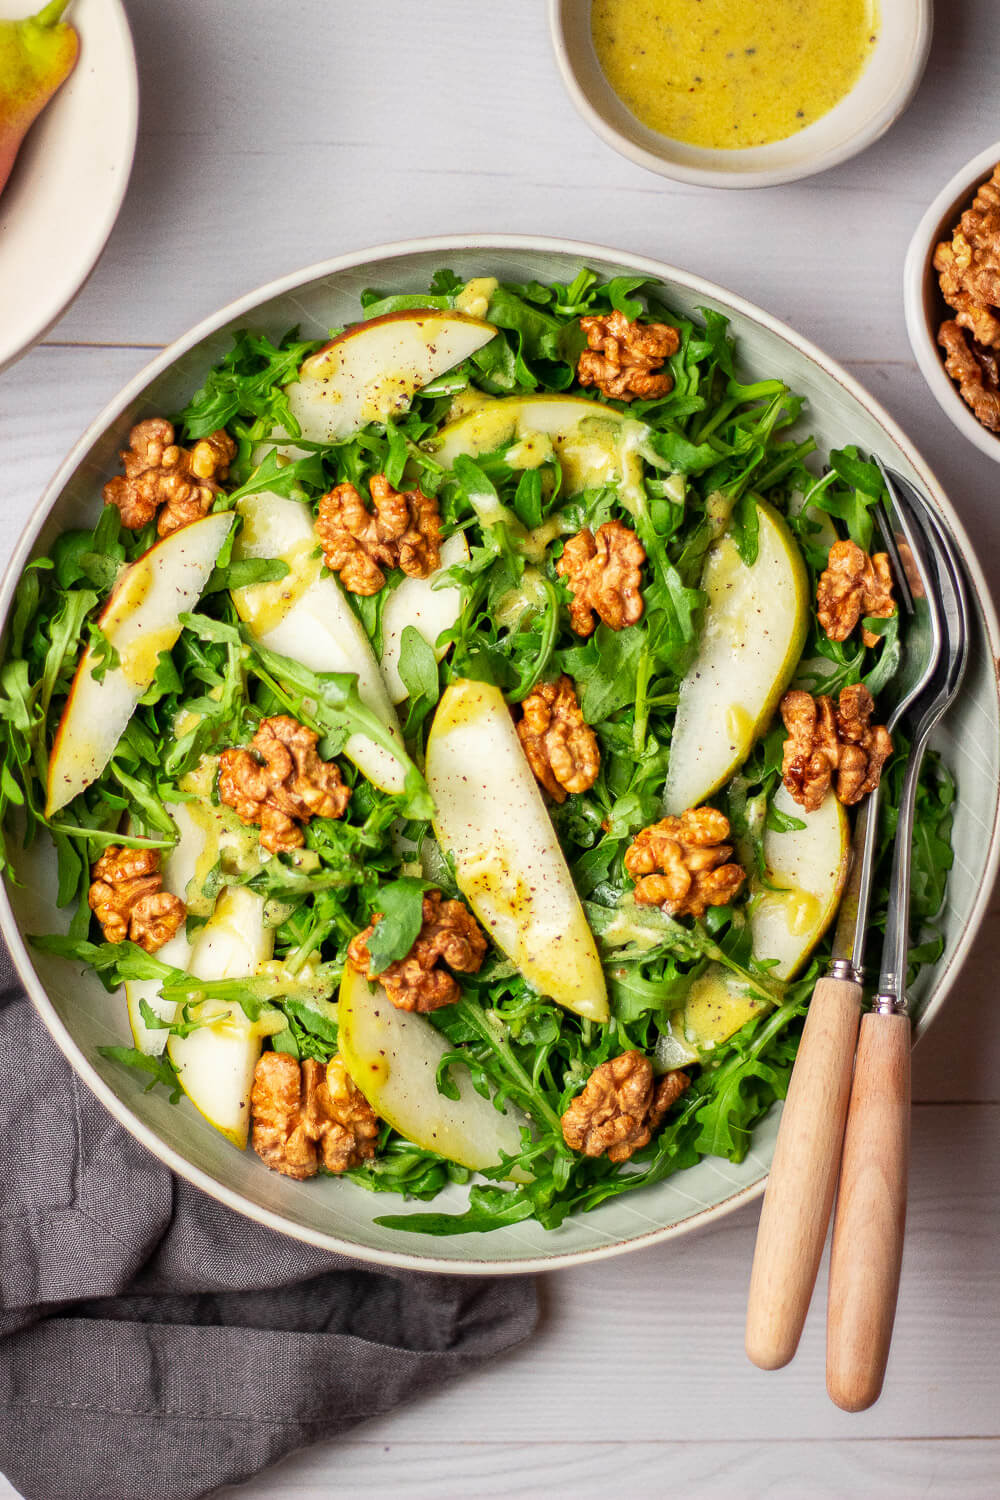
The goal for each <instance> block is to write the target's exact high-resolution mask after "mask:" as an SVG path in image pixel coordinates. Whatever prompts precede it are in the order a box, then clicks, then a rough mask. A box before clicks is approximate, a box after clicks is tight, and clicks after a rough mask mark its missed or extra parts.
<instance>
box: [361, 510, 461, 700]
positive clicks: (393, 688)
mask: <svg viewBox="0 0 1000 1500" xmlns="http://www.w3.org/2000/svg"><path fill="white" fill-rule="evenodd" d="M468 561H469V544H468V542H467V541H466V540H465V536H464V533H462V532H461V531H456V532H455V534H454V535H453V536H449V537H446V538H445V540H444V541H443V542H442V543H441V566H440V567H439V568H437V569H435V571H434V572H433V573H432V574H431V575H430V577H429V578H404V579H403V581H402V583H399V584H397V585H396V587H395V588H394V589H393V591H392V593H391V594H390V595H389V597H388V599H387V600H386V601H385V608H384V610H383V611H382V660H381V662H380V666H381V668H382V676H383V678H384V679H385V685H386V687H387V689H388V691H389V697H390V698H391V699H392V701H393V703H402V701H403V699H404V698H406V697H407V696H408V695H407V691H406V686H405V684H404V682H403V679H402V678H401V677H400V675H399V653H400V650H401V649H402V638H403V631H404V630H405V629H406V627H407V625H412V626H413V628H414V629H415V630H417V631H419V633H420V634H421V635H422V636H423V638H424V640H425V641H426V642H427V644H428V646H430V647H431V648H432V649H433V651H434V655H435V656H436V657H437V659H438V661H440V660H441V658H442V656H444V654H445V651H446V649H447V647H441V648H440V649H438V644H437V639H438V636H439V635H440V634H441V632H442V631H444V630H450V629H451V627H452V625H454V623H455V621H456V620H457V619H458V617H459V615H460V614H461V612H462V590H461V589H460V588H457V587H456V586H455V585H454V584H449V585H447V586H446V587H442V588H436V587H435V584H437V583H438V582H439V581H440V580H441V579H443V577H444V575H445V573H446V572H447V571H448V569H449V568H452V567H455V566H456V565H457V564H460V563H467V562H468Z"/></svg>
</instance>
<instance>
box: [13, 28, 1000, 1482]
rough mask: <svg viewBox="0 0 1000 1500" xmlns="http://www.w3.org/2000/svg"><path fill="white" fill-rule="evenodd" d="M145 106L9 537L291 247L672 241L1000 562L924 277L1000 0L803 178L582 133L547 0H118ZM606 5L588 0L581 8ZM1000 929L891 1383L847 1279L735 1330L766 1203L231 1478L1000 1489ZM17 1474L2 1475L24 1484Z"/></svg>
mask: <svg viewBox="0 0 1000 1500" xmlns="http://www.w3.org/2000/svg"><path fill="white" fill-rule="evenodd" d="M127 3H128V8H129V13H130V16H131V19H132V23H133V26H134V31H135V40H136V46H137V51H138V55H139V63H140V71H141V98H142V125H141V133H140V140H139V152H138V156H137V159H136V164H135V170H134V174H133V177H132V183H131V187H130V190H129V194H128V198H127V199H126V202H125V207H124V211H123V213H122V216H121V219H120V220H119V223H118V226H117V228H116V230H115V232H114V234H113V236H112V238H111V242H110V245H109V247H108V249H107V251H106V253H105V255H104V258H103V260H102V262H101V264H100V265H99V267H98V269H97V271H96V273H95V274H94V276H93V278H92V279H91V281H90V283H89V284H88V286H87V287H86V288H85V289H84V291H83V292H82V293H81V295H80V297H79V298H78V300H77V302H76V304H75V306H74V307H72V308H71V309H70V311H69V312H68V313H67V314H66V316H65V317H64V318H63V319H62V321H61V322H60V323H59V324H58V325H57V327H56V328H55V329H53V331H52V333H51V334H50V336H49V338H48V339H47V340H46V342H45V343H44V344H43V345H42V346H41V347H39V348H37V349H35V350H34V351H33V352H32V353H31V354H30V355H28V356H27V357H26V358H25V359H24V360H22V361H21V363H20V364H18V365H16V366H15V367H14V368H13V369H11V370H9V371H7V372H6V374H4V375H3V376H0V461H2V474H3V493H4V505H3V509H2V513H0V548H2V549H3V551H4V552H6V549H7V548H8V547H9V546H10V544H11V543H12V541H13V539H14V537H15V536H16V535H17V533H18V531H19V530H20V528H21V526H22V524H23V521H24V519H25V518H26V517H27V515H28V512H29V510H30V508H31V506H32V505H33V503H34V502H35V500H36V498H37V496H38V494H39V492H40V490H41V488H42V486H43V484H44V483H45V481H46V480H47V479H48V477H49V475H50V474H51V472H52V471H53V470H54V468H55V466H56V464H57V462H58V461H59V460H60V458H61V457H62V455H63V453H64V452H65V450H66V449H67V448H68V447H69V445H70V443H71V442H72V441H73V439H75V438H76V437H77V435H78V434H79V432H80V431H81V430H82V429H83V427H84V426H85V425H86V423H87V422H88V421H89V420H90V419H91V418H92V417H93V416H94V415H95V414H96V412H97V411H98V409H99V408H100V407H101V406H102V405H103V403H104V402H105V401H106V400H107V399H108V398H110V397H111V396H112V395H113V394H114V393H115V392H116V391H117V389H118V388H119V386H121V385H122V384H123V383H124V382H125V380H126V379H127V378H128V377H130V376H131V375H132V374H134V373H135V371H137V370H138V369H139V368H140V367H141V366H142V365H143V364H144V363H145V361H146V360H147V359H148V358H149V357H151V353H152V351H154V350H156V349H157V348H159V347H160V346H161V345H163V344H164V343H166V342H168V341H169V340H170V339H172V338H173V337H175V336H176V335H177V334H179V333H181V332H182V331H183V330H184V329H185V328H186V327H187V326H188V325H189V324H191V323H193V322H194V321H195V320H196V319H198V318H200V317H202V316H203V315H205V314H207V313H209V312H211V311H212V310H213V309H215V308H216V307H217V306H219V305H220V304H222V303H224V302H227V301H228V300H229V299H230V298H232V297H233V296H235V295H236V294H238V293H242V292H244V291H247V290H249V289H250V288H252V287H254V286H255V285H257V284H258V283H260V282H263V281H266V280H268V279H269V278H270V277H272V276H275V275H277V274H279V273H282V272H285V271H288V270H291V269H293V268H295V267H297V266H299V265H305V264H308V263H309V262H311V261H314V260H319V259H321V258H323V257H325V256H328V255H333V254H336V253H339V252H341V251H346V250H349V249H353V248H355V247H358V246H363V245H366V244H376V243H379V242H382V241H386V240H392V239H396V238H404V237H409V236H412V235H422V234H440V233H461V232H463V231H476V230H493V231H497V230H509V231H522V232H526V233H539V234H556V235H564V236H567V237H573V238H580V239H593V240H597V241H599V242H603V243H606V244H613V245H620V246H621V247H622V248H624V249H628V250H633V251H639V252H644V253H646V254H649V255H655V256H659V257H661V258H662V259H664V260H668V261H673V262H675V263H676V264H678V265H680V266H685V267H688V268H690V269H692V270H696V271H699V272H702V273H704V274H705V275H706V276H709V277H712V278H714V279H716V280H718V281H719V282H721V283H722V284H723V285H725V286H728V287H731V288H732V289H734V290H736V291H738V292H741V293H743V294H745V295H746V296H748V297H750V298H752V299H754V300H756V301H758V302H760V303H761V304H762V305H763V306H764V307H766V308H768V309H769V310H771V311H772V312H774V313H776V314H778V315H779V316H780V317H783V318H785V319H787V321H788V322H790V323H791V324H792V325H793V326H794V327H796V328H797V329H799V330H801V331H802V332H803V333H805V334H807V335H809V336H810V337H812V338H813V339H815V340H816V341H817V342H818V343H819V344H820V345H821V346H822V347H824V348H825V349H827V350H828V351H829V352H830V353H831V354H833V355H835V356H836V357H838V358H839V359H841V360H843V361H844V362H845V363H846V364H847V365H848V367H849V368H850V369H852V370H853V371H854V372H855V373H856V374H857V375H859V376H860V378H861V379H862V380H863V381H864V382H865V383H866V384H867V385H868V386H869V387H870V388H871V389H872V390H873V391H874V392H875V393H876V394H877V396H878V397H879V398H880V399H881V400H882V401H883V402H884V403H885V404H886V406H887V407H888V408H889V410H890V411H891V412H892V413H893V414H894V415H895V416H897V417H898V418H899V420H900V421H901V423H902V424H903V426H904V427H905V428H906V429H907V430H908V431H909V432H910V433H911V434H912V435H913V436H914V437H915V438H916V439H917V441H918V443H919V445H920V446H921V447H922V449H923V451H924V453H925V455H926V456H927V458H928V459H929V460H930V462H931V464H932V465H933V466H934V467H935V468H936V469H937V471H938V473H939V475H940V476H941V478H942V480H943V481H944V483H945V485H946V488H948V489H949V491H950V493H951V495H952V498H953V499H954V501H955V503H956V505H957V506H958V509H959V511H960V512H961V513H962V515H963V518H964V520H965V522H966V524H967V525H968V526H969V529H970V531H971V533H972V535H973V537H974V538H975V539H976V541H977V543H978V546H979V549H980V556H981V558H982V560H983V562H984V564H985V565H986V568H987V571H988V572H990V571H991V570H992V573H993V578H994V581H1000V509H998V508H997V502H996V497H997V490H998V481H1000V469H997V468H995V467H994V466H993V465H992V464H991V463H990V462H989V461H988V460H987V459H986V458H984V457H982V456H981V455H979V454H977V453H976V452H975V451H973V450H972V449H971V447H970V446H969V445H967V444H966V443H964V442H963V440H962V439H961V438H960V437H959V436H958V435H957V434H956V432H955V431H954V429H953V428H952V427H951V426H950V424H949V423H948V422H947V421H946V420H945V418H944V417H943V416H942V415H941V414H940V413H939V411H938V408H937V407H936V405H935V404H934V402H933V400H932V398H931V397H930V395H929V394H928V392H927V390H926V388H925V386H924V384H923V381H922V379H921V378H920V376H919V375H918V373H917V371H916V368H915V365H914V364H913V361H912V359H911V357H910V350H909V346H908V344H907V340H906V334H905V330H904V326H903V313H902V302H901V294H900V276H901V267H902V260H903V254H904V251H905V248H906V244H907V241H908V238H909V235H910V233H911V231H912V229H913V227H914V225H915V223H916V221H917V219H918V218H919V216H920V214H921V212H922V210H923V208H924V207H925V205H926V203H927V202H928V201H929V199H930V198H931V197H932V196H933V195H934V194H935V193H936V192H937V190H938V188H939V186H940V185H942V184H943V182H944V181H945V180H946V179H947V178H948V177H949V176H950V175H951V173H952V172H953V171H954V170H955V169H957V168H958V167H959V166H960V165H961V164H962V162H964V161H965V160H966V159H967V158H968V157H970V156H971V155H972V154H973V153H974V152H976V151H978V150H980V149H981V148H982V147H984V146H986V145H988V144H989V142H990V139H991V136H992V135H993V134H994V133H995V132H996V127H995V126H994V125H993V124H992V121H991V114H992V113H995V111H994V110H993V105H994V102H995V100H996V90H997V84H996V80H997V77H998V74H1000V32H998V31H997V28H996V24H995V9H996V0H951V3H949V4H948V5H947V6H945V5H941V6H939V12H940V19H939V25H938V31H937V36H936V38H935V43H934V51H933V55H932V58H931V63H930V67H929V70H928V74H927V77H926V79H925V81H924V83H923V86H922V88H921V90H920V92H919V94H918V96H917V98H916V101H915V102H914V104H913V105H912V107H911V108H910V110H909V112H908V114H907V115H906V117H905V118H904V119H903V121H902V122H901V123H900V124H898V125H897V126H896V128H895V129H894V130H893V131H892V132H890V134H889V135H888V136H887V137H886V138H885V139H884V140H883V141H881V142H880V143H879V144H878V145H876V146H875V147H873V148H872V149H871V150H870V151H868V152H867V153H866V154H865V155H863V156H861V157H859V158H857V159H856V160H854V161H852V162H849V163H848V164H847V165H846V166H844V167H841V168H840V169H839V170H837V171H834V172H830V173H827V174H826V175H825V176H821V177H818V178H814V179H812V180H811V181H809V182H805V183H799V184H795V185H792V186H789V187H785V188H775V189H771V190H768V191H760V192H750V193H737V194H729V193H721V192H715V191H712V190H699V189H692V188H687V187H682V186H679V185H674V184H671V183H670V182H668V181H667V180H666V179H660V178H656V177H652V176H650V175H647V174H646V173H645V172H643V171H642V170H640V169H639V168H638V167H634V166H632V165H630V164H629V163H627V162H625V161H624V160H622V159H620V158H619V157H618V156H617V155H615V154H614V153H613V152H612V151H610V150H609V149H608V148H607V147H605V146H604V145H602V144H601V143H600V142H598V141H597V140H596V139H595V138H594V137H593V136H591V135H590V133H589V132H588V130H587V129H586V127H585V126H584V125H583V124H582V123H581V121H580V120H579V119H578V117H577V116H576V114H575V112H574V111H573V109H572V106H571V105H570V104H569V102H568V100H567V99H566V97H565V96H564V94H563V92H562V89H561V86H560V84H559V81H558V78H557V75H556V70H555V66H554V63H553V60H552V57H551V53H550V49H549V43H548V36H547V28H546V17H545V7H544V6H543V3H542V0H505V3H504V4H502V5H496V6H485V5H482V4H478V3H474V0H436V3H435V4H434V5H430V4H423V5H419V4H415V3H414V0H369V3H367V4H365V5H361V4H348V3H347V0H296V3H294V4H288V3H285V4H280V3H279V0H240V3H239V4H238V5H234V4H232V3H229V4H227V3H226V0H197V3H188V4H186V5H164V4H163V3H162V0H127ZM581 3H583V0H581ZM995 933H996V925H995V917H992V918H991V920H990V921H989V922H988V923H987V929H986V931H984V932H983V934H982V936H981V938H980V941H979V944H978V946H977V948H976V951H975V954H974V956H973V958H972V960H971V961H970V963H969V965H968V967H967V969H966V971H965V974H964V976H963V978H962V980H961V981H960V983H959V986H958V988H957V990H956V992H955V993H954V995H953V998H952V1000H951V1002H950V1003H949V1006H948V1009H947V1014H946V1016H945V1017H944V1018H943V1019H942V1020H940V1021H939V1023H938V1024H937V1025H936V1027H935V1028H934V1029H933V1030H932V1032H931V1034H930V1035H929V1037H928V1038H927V1040H926V1041H925V1042H924V1043H923V1045H922V1046H921V1048H920V1050H919V1052H918V1053H917V1056H916V1059H915V1087H916V1099H917V1101H918V1102H917V1105H916V1108H915V1112H914V1152H913V1165H912V1196H911V1207H910V1220H909V1234H908V1239H907V1247H906V1258H905V1263H904V1268H903V1284H902V1291H901V1295H900V1303H899V1315H898V1320H897V1331H896V1338H895V1344H894V1347H893V1354H892V1359H891V1363H890V1367H889V1375H888V1381H887V1388H886V1391H885V1394H884V1395H883V1397H882V1400H881V1401H880V1402H879V1404H878V1405H877V1406H876V1407H875V1408H874V1409H873V1410H872V1411H870V1412H868V1413H866V1414H864V1415H861V1416H854V1417H850V1416H846V1415H845V1414H843V1413H842V1412H839V1411H837V1410H835V1409H834V1408H833V1407H832V1406H831V1405H830V1403H829V1402H828V1401H827V1398H826V1396H825V1393H824V1389H823V1342H824V1339H823V1309H822V1298H820V1299H819V1306H818V1307H817V1308H816V1309H814V1312H813V1315H812V1317H811V1318H810V1321H809V1324H808V1327H807V1330H806V1334H805V1338H804V1341H803V1345H802V1348H801V1351H800V1353H799V1356H798V1358H797V1359H796V1361H795V1363H794V1364H793V1365H792V1366H791V1367H790V1368H789V1369H787V1370H785V1371H783V1372H781V1373H780V1374H776V1375H764V1374H762V1373H761V1372H760V1371H758V1370H755V1369H753V1368H752V1367H751V1366H750V1365H749V1364H748V1363H747V1361H746V1359H745V1356H744V1354H743V1348H742V1336H743V1314H744V1301H745V1293H746V1283H747V1276H748V1270H749V1264H750V1256H751V1251H752V1246H753V1236H754V1229H755V1224H756V1217H757V1215H756V1210H755V1209H754V1210H748V1211H745V1212H742V1213H739V1214H736V1215H734V1216H733V1217H731V1218H729V1219H727V1220H725V1221H724V1222H723V1223H721V1224H720V1225H718V1226H716V1227H715V1228H714V1229H711V1230H708V1231H706V1232H703V1233H701V1234H699V1235H697V1236H695V1237H692V1238H688V1239H686V1240H681V1241H680V1242H677V1243H675V1244H673V1245H668V1246H666V1247H664V1248H663V1249H659V1250H655V1249H654V1250H650V1251H648V1252H646V1253H644V1254H639V1255H633V1256H629V1257H626V1258H624V1259H621V1260H617V1261H609V1262H604V1263H601V1264H599V1265H595V1266H592V1267H581V1268H580V1269H578V1270H575V1271H572V1272H562V1273H559V1272H556V1273H553V1274H551V1275H550V1276H548V1277H547V1278H545V1279H544V1280H543V1283H542V1300H543V1306H544V1318H543V1322H542V1326H541V1329H540V1331H539V1333H538V1335H537V1337H536V1338H535V1339H534V1340H533V1341H532V1342H531V1343H530V1344H528V1345H527V1346H525V1347H524V1348H522V1349H520V1350H519V1351H517V1352H515V1353H514V1354H512V1355H510V1356H509V1357H508V1358H506V1359H505V1360H502V1361H499V1362H498V1363H497V1364H495V1365H494V1366H493V1367H491V1368H489V1369H486V1370H483V1371H481V1372H480V1373H479V1374H478V1375H475V1376H473V1377H472V1378H471V1379H468V1380H466V1381H465V1382H464V1383H460V1384H458V1385H455V1386H453V1387H450V1388H448V1389H446V1390H443V1391H440V1392H438V1393H437V1394H435V1395H433V1396H432V1397H430V1398H428V1399H424V1400H422V1401H416V1402H415V1403H414V1404H413V1405H412V1406H410V1407H408V1408H406V1409H404V1410H401V1411H399V1412H397V1413H396V1414H394V1415H393V1416H391V1417H388V1418H386V1419H384V1420H380V1421H378V1422H375V1423H373V1424H371V1425H370V1426H368V1427H367V1428H362V1429H360V1430H359V1431H358V1433H357V1436H356V1437H355V1438H354V1439H353V1440H351V1441H349V1442H346V1443H342V1444H339V1445H337V1446H332V1445H330V1446H323V1447H319V1448H316V1449H313V1450H311V1451H309V1452H306V1453H303V1454H301V1455H299V1456H297V1457H295V1458H293V1459H291V1460H289V1461H288V1462H286V1463H285V1464H283V1465H281V1466H280V1467H279V1468H277V1469H275V1470H272V1471H271V1472H270V1473H268V1474H266V1475H264V1476H262V1477H261V1478H259V1479H258V1480H256V1481H254V1482H252V1483H251V1484H250V1485H248V1486H247V1487H246V1488H245V1489H244V1490H242V1491H241V1492H240V1493H241V1494H244V1495H246V1496H247V1497H250V1496H255V1497H257V1496H259V1497H262V1500H263V1497H265V1496H266V1497H268V1500H292V1497H297V1500H306V1497H309V1500H318V1497H319V1496H326V1495H329V1494H331V1493H337V1494H345V1495H365V1496H385V1497H388V1496H393V1497H396V1496H399V1497H404V1496H405V1497H408V1500H417V1497H422V1500H423V1497H427V1500H447V1497H454V1500H457V1497H467V1496H485V1495H516V1496H534V1495H541V1494H545V1495H548V1496H567V1497H569V1496H573V1497H578V1500H579V1497H590V1496H594V1497H596V1496H598V1495H602V1496H603V1495H604V1494H605V1493H611V1494H615V1495H626V1494H646V1495H650V1496H661V1495H666V1494H668V1493H670V1494H683V1495H686V1496H687V1497H690V1500H709V1497H711V1500H728V1497H730V1496H733V1495H736V1494H740V1495H747V1496H767V1497H789V1500H820V1497H831V1500H840V1497H842V1496H845V1495H847V1494H851V1495H852V1496H862V1497H865V1496H878V1497H886V1500H888V1497H899V1500H913V1497H915V1496H918V1495H924V1494H931V1493H933V1494H934V1495H935V1496H936V1497H938V1500H957V1497H963V1500H965V1497H967V1500H993V1497H996V1496H1000V1398H998V1381H997V1373H996V1371H997V1362H998V1357H1000V1277H998V1276H997V1274H996V1272H997V1262H998V1244H1000V1027H998V1026H997V1024H996V1021H995V1019H994V1016H993V1013H992V1011H993V1006H994V1004H995V996H996V993H997V979H996V970H997V965H998V962H1000V942H998V940H997V938H996V936H995V935H994V934H995ZM14 1493H15V1492H14V1491H13V1490H12V1489H11V1488H10V1487H9V1486H6V1485H5V1484H4V1482H3V1481H2V1480H0V1500H2V1497H6V1496H13V1495H14Z"/></svg>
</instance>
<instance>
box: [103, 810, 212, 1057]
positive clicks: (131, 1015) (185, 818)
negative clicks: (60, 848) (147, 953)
mask: <svg viewBox="0 0 1000 1500" xmlns="http://www.w3.org/2000/svg"><path fill="white" fill-rule="evenodd" d="M164 805H165V807H166V811H167V812H168V813H169V814H170V816H171V817H172V818H173V820H174V822H175V823H176V824H177V832H178V834H179V838H178V840H177V843H176V844H175V845H174V847H173V848H172V849H171V850H170V851H169V853H168V854H167V856H166V858H165V859H164V860H163V864H162V875H163V889H164V890H165V891H169V892H170V894H171V895H172V896H179V897H180V899H181V900H182V901H185V900H186V898H187V888H188V885H189V884H190V883H191V881H192V880H193V879H194V878H195V874H196V873H197V870H198V866H199V864H200V862H201V858H202V855H203V853H204V851H205V848H206V846H207V844H208V839H209V835H208V829H207V828H206V827H205V826H204V825H203V824H202V823H201V822H199V821H196V819H195V817H194V816H192V811H191V807H190V805H189V804H188V803H187V802H171V803H166V804H164ZM210 805H211V804H209V806H210ZM213 811H214V809H213ZM156 956H157V958H160V959H162V960H163V962H164V963H165V964H170V965H171V966H172V967H173V968H175V969H186V968H187V966H188V964H189V962H190V960H191V944H190V943H189V942H188V938H187V933H186V932H185V930H184V927H183V926H182V927H181V928H180V931H179V932H175V933H174V935H173V937H172V938H171V939H170V940H169V942H166V943H164V945H163V947H162V948H158V949H157V951H156ZM141 1000H145V1001H146V1003H147V1004H148V1005H149V1006H150V1008H151V1009H152V1010H153V1011H154V1013H155V1014H156V1015H158V1016H159V1018H160V1020H161V1021H167V1022H171V1021H173V1020H174V1017H175V1016H176V1014H177V1004H176V1002H175V1001H173V1000H164V999H163V997H162V996H161V994H160V981H159V980H158V979H128V980H126V981H125V1003H126V1006H127V1007H128V1019H129V1025H130V1026H131V1028H132V1038H133V1040H134V1042H135V1045H136V1046H137V1047H138V1049H139V1051H140V1052H145V1053H148V1054H150V1055H151V1056H153V1057H158V1056H159V1055H160V1053H161V1052H162V1051H163V1049H164V1047H165V1046H166V1045H167V1035H168V1033H167V1032H166V1031H158V1030H156V1029H150V1027H148V1026H147V1025H146V1023H145V1021H144V1020H143V1019H142V1012H141V1010H140V1006H139V1002H140V1001H141Z"/></svg>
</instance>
